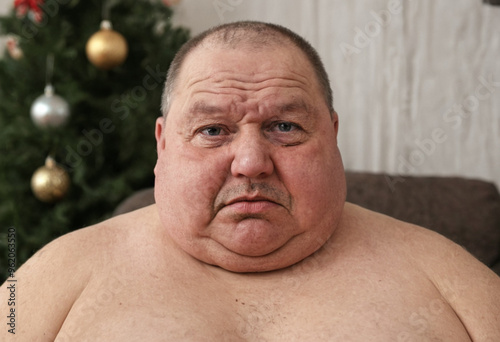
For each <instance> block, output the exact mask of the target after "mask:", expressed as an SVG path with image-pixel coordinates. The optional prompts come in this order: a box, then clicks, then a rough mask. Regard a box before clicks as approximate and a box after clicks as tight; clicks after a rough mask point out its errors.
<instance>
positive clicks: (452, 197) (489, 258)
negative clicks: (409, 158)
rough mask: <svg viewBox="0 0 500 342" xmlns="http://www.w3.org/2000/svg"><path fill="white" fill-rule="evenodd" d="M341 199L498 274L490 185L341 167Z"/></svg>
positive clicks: (129, 206) (140, 199)
mask: <svg viewBox="0 0 500 342" xmlns="http://www.w3.org/2000/svg"><path fill="white" fill-rule="evenodd" d="M346 178H347V189H348V191H347V200H348V201H349V202H352V203H355V204H358V205H360V206H363V207H365V208H368V209H371V210H374V211H377V212H380V213H383V214H386V215H389V216H392V217H394V218H397V219H400V220H403V221H406V222H411V223H414V224H417V225H420V226H423V227H426V228H429V229H432V230H434V231H436V232H438V233H440V234H442V235H444V236H446V237H448V238H449V239H451V240H453V241H455V242H456V243H458V244H460V245H462V246H463V247H464V248H466V249H467V250H468V251H469V252H470V253H472V254H473V255H474V256H476V257H477V258H478V259H479V260H481V261H482V262H484V263H485V264H486V265H488V266H489V267H490V268H491V269H493V270H494V271H495V272H496V273H497V274H499V275H500V194H499V192H498V190H497V188H496V187H495V185H494V184H492V183H489V182H485V181H481V180H474V179H465V178H458V177H410V176H405V177H395V176H390V175H386V174H373V173H357V172H347V173H346ZM152 203H154V198H153V190H152V189H145V190H141V191H139V192H137V193H135V194H133V195H132V196H130V197H129V198H127V199H125V200H124V201H123V202H122V203H121V204H120V205H119V206H118V207H117V208H116V210H115V213H114V214H115V215H119V214H122V213H125V212H128V211H131V210H135V209H138V208H140V207H143V206H146V205H149V204H152Z"/></svg>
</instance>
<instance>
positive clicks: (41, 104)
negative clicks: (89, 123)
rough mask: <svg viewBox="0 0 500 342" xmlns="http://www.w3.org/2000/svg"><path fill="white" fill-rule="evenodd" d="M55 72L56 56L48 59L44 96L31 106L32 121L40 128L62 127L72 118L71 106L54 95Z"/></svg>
mask: <svg viewBox="0 0 500 342" xmlns="http://www.w3.org/2000/svg"><path fill="white" fill-rule="evenodd" d="M53 70H54V56H53V55H49V56H48V57H47V71H46V85H45V90H44V94H43V95H41V96H39V97H38V98H36V100H35V101H34V102H33V104H32V105H31V111H30V113H31V119H32V120H33V122H34V124H35V125H36V126H38V127H40V128H47V127H61V126H63V125H64V124H66V122H67V121H68V118H69V116H70V110H69V104H68V102H66V100H65V99H63V98H62V97H61V96H59V95H56V94H55V93H54V87H53V86H52V84H51V79H52V73H53Z"/></svg>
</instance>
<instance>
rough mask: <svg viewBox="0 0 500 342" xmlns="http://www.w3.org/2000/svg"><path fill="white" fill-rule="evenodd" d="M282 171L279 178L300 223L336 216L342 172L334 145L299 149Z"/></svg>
mask: <svg viewBox="0 0 500 342" xmlns="http://www.w3.org/2000/svg"><path fill="white" fill-rule="evenodd" d="M286 169H287V170H288V172H287V171H286V170H284V171H283V179H284V182H285V183H286V185H287V188H288V189H289V191H290V193H291V194H292V197H293V199H294V211H295V213H296V217H297V219H298V220H299V221H300V222H301V225H304V226H311V227H313V226H314V225H317V224H320V222H321V221H323V220H326V221H325V224H326V222H331V220H336V219H337V216H338V212H339V210H340V209H339V208H342V207H343V205H344V200H345V191H346V190H345V176H344V170H343V166H342V161H341V159H340V154H339V153H338V151H337V150H336V148H332V149H330V151H325V150H324V145H323V148H322V147H320V146H319V145H318V146H317V147H316V146H312V147H311V148H309V149H307V150H304V151H303V152H302V153H295V154H294V159H293V160H292V161H290V162H289V163H288V165H287V166H286Z"/></svg>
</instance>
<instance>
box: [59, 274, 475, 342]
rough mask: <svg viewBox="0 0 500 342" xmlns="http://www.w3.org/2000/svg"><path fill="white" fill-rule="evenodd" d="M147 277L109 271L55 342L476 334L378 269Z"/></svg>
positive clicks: (442, 306) (433, 299)
mask: <svg viewBox="0 0 500 342" xmlns="http://www.w3.org/2000/svg"><path fill="white" fill-rule="evenodd" d="M325 279H328V277H318V278H317V279H314V278H311V277H301V276H293V275H288V276H286V277H280V278H270V279H253V278H250V277H246V278H245V277H243V278H242V279H241V281H240V280H238V281H234V279H231V280H229V281H227V280H224V279H209V278H205V277H203V276H199V277H197V278H186V277H180V278H177V279H169V280H165V279H159V278H155V277H151V276H149V277H142V278H141V279H140V280H138V279H131V278H130V277H128V276H124V275H123V274H119V273H118V272H114V273H113V272H111V273H110V274H109V276H108V277H106V278H105V279H100V280H95V281H94V282H92V283H91V284H89V286H88V287H87V289H86V290H85V291H84V292H83V293H82V295H81V296H80V299H79V300H78V301H77V302H76V303H75V305H74V306H73V308H72V309H71V311H70V313H69V314H68V317H67V318H66V321H65V322H64V324H63V327H62V328H61V330H60V333H59V335H58V337H57V339H56V341H59V342H61V341H95V340H106V341H124V340H126V341H144V340H151V341H309V340H310V341H313V340H314V341H366V340H370V341H404V342H409V341H438V340H453V341H470V339H468V335H467V333H466V331H465V329H464V327H463V326H462V325H461V323H460V321H459V320H458V318H457V317H456V315H455V314H454V312H453V311H452V310H451V308H450V307H449V306H448V305H447V303H446V302H445V301H444V300H443V299H442V298H441V297H440V296H438V295H436V294H435V293H432V291H429V290H428V289H418V288H414V286H412V285H411V284H400V285H399V286H398V282H397V281H393V280H387V279H386V280H380V279H375V278H373V277H371V276H368V275H367V276H365V277H364V278H363V277H357V278H354V279H352V280H351V282H345V281H341V280H340V279H336V282H333V283H328V282H327V281H325Z"/></svg>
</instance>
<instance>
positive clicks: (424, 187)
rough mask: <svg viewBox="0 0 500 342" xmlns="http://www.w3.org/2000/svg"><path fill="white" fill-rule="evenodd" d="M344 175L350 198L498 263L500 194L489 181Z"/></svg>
mask: <svg viewBox="0 0 500 342" xmlns="http://www.w3.org/2000/svg"><path fill="white" fill-rule="evenodd" d="M346 178H347V189H348V193H347V200H348V201H349V202H352V203H356V204H358V205H360V206H363V207H365V208H368V209H371V210H374V211H377V212H380V213H383V214H386V215H389V216H392V217H394V218H397V219H400V220H402V221H406V222H410V223H414V224H417V225H420V226H423V227H426V228H429V229H432V230H434V231H436V232H438V233H440V234H442V235H444V236H446V237H448V238H449V239H451V240H453V241H455V242H456V243H458V244H459V245H462V246H463V247H465V248H466V249H467V250H468V251H469V252H470V253H472V254H473V255H474V256H476V257H477V258H478V259H479V260H481V261H482V262H484V263H485V264H487V265H488V266H490V267H493V266H494V264H496V263H497V262H498V261H499V257H500V252H499V251H500V194H499V193H498V190H497V189H496V187H495V185H494V184H492V183H489V182H485V181H481V180H473V179H465V178H458V177H410V176H405V177H391V176H388V175H385V174H373V173H356V172H349V173H347V175H346Z"/></svg>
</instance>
